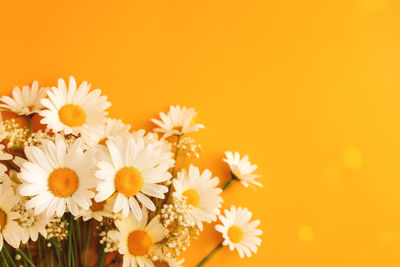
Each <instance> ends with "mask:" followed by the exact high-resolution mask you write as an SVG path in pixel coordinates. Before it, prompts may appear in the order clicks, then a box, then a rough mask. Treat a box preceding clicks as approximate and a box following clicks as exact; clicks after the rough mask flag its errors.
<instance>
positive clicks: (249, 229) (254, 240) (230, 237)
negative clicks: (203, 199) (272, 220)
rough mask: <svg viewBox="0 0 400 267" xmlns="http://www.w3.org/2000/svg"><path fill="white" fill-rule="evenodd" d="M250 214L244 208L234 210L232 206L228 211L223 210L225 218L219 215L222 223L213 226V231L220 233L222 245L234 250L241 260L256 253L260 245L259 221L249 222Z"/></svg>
mask: <svg viewBox="0 0 400 267" xmlns="http://www.w3.org/2000/svg"><path fill="white" fill-rule="evenodd" d="M251 216H252V213H251V212H250V211H249V210H248V209H246V208H241V207H239V208H236V207H235V206H232V207H231V209H230V210H225V216H224V215H220V216H219V220H220V221H221V222H222V225H221V224H218V225H216V226H215V229H216V230H217V231H218V232H220V233H222V236H223V238H224V241H223V243H222V244H223V245H224V246H229V249H230V250H234V249H236V250H237V251H238V252H239V256H240V257H241V258H243V257H244V255H245V254H246V256H247V257H250V256H251V253H252V252H253V253H257V247H258V246H260V244H261V239H260V238H259V237H258V236H259V235H261V234H262V231H261V230H259V229H257V226H258V225H259V224H260V221H259V220H256V221H252V222H250V219H251Z"/></svg>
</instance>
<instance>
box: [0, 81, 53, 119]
mask: <svg viewBox="0 0 400 267" xmlns="http://www.w3.org/2000/svg"><path fill="white" fill-rule="evenodd" d="M47 90H48V88H39V84H38V82H36V81H35V82H33V83H32V86H29V85H25V86H23V87H22V90H21V89H20V88H19V87H18V86H16V87H14V89H13V91H12V97H9V96H2V97H1V98H0V101H1V102H3V103H1V104H0V108H2V109H5V110H10V111H12V112H14V113H17V114H18V115H30V114H32V113H35V112H39V110H40V109H41V108H42V107H43V106H42V104H41V103H40V100H41V99H42V98H44V97H46V91H47Z"/></svg>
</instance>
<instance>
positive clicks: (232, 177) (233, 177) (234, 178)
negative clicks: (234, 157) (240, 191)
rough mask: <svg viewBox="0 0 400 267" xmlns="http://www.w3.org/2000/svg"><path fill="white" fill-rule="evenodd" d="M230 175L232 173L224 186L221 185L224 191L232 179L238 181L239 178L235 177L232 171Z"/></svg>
mask: <svg viewBox="0 0 400 267" xmlns="http://www.w3.org/2000/svg"><path fill="white" fill-rule="evenodd" d="M231 175H232V176H231V179H230V180H229V181H228V182H227V183H226V184H225V185H224V187H222V191H225V189H227V188H228V187H229V186H230V185H231V183H232V182H233V181H234V180H236V181H239V179H238V178H236V176H235V175H234V174H233V173H231Z"/></svg>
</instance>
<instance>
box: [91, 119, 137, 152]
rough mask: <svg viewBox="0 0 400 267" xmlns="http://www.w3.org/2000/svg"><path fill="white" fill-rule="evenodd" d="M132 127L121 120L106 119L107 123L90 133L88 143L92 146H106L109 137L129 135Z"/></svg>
mask: <svg viewBox="0 0 400 267" xmlns="http://www.w3.org/2000/svg"><path fill="white" fill-rule="evenodd" d="M130 129H131V126H130V125H128V124H125V123H123V122H122V121H121V120H117V119H110V118H106V121H105V123H104V124H103V125H102V126H101V127H100V128H98V129H96V130H95V131H92V132H90V133H88V136H87V139H88V140H87V143H89V145H90V146H94V145H96V144H100V145H104V146H105V145H106V141H107V139H108V137H109V136H119V135H128V134H129V130H130Z"/></svg>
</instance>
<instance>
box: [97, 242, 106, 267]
mask: <svg viewBox="0 0 400 267" xmlns="http://www.w3.org/2000/svg"><path fill="white" fill-rule="evenodd" d="M99 250H100V251H99V252H100V261H99V265H98V266H99V267H103V266H104V257H105V254H106V252H105V251H104V247H103V246H102V245H100V246H99Z"/></svg>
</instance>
